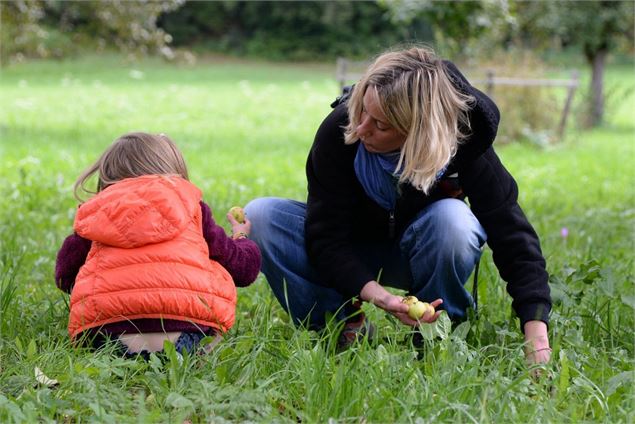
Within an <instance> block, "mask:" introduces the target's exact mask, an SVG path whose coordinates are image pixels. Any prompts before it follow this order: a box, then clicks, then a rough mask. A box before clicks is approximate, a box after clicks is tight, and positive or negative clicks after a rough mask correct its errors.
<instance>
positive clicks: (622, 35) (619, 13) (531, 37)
mask: <svg viewBox="0 0 635 424" xmlns="http://www.w3.org/2000/svg"><path fill="white" fill-rule="evenodd" d="M517 8H518V9H517V16H518V19H519V21H520V25H519V33H520V34H521V36H522V38H523V39H524V40H525V41H526V42H528V44H530V45H533V46H539V45H540V44H542V45H545V44H547V45H549V44H551V45H553V43H554V41H557V43H558V44H561V45H564V46H572V47H575V48H578V49H579V50H580V51H581V52H582V53H583V54H584V57H585V59H586V61H587V63H588V64H589V66H590V67H591V83H590V89H589V93H590V102H589V119H588V123H589V124H590V125H591V126H596V125H599V124H601V123H602V121H603V119H604V103H605V99H604V97H605V95H604V67H605V64H606V60H607V56H608V54H609V53H611V52H615V51H616V50H620V49H621V50H626V51H630V52H632V51H633V21H634V19H635V3H634V2H632V1H586V2H573V1H556V2H518V4H517Z"/></svg>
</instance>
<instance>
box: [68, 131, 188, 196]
mask: <svg viewBox="0 0 635 424" xmlns="http://www.w3.org/2000/svg"><path fill="white" fill-rule="evenodd" d="M95 173H97V178H98V180H97V190H96V191H92V190H89V189H87V188H86V184H87V182H88V180H89V179H90V178H91V177H92V176H93V174H95ZM153 174H156V175H180V176H181V177H183V178H185V179H186V180H187V179H189V178H188V175H187V166H186V165H185V160H184V159H183V155H182V154H181V152H180V151H179V149H178V148H177V147H176V145H175V144H174V142H173V141H172V140H170V138H169V137H168V136H166V135H164V134H159V135H154V134H148V133H144V132H131V133H128V134H124V135H122V136H121V137H119V138H118V139H117V140H115V142H114V143H113V144H112V145H111V146H110V147H109V148H108V149H107V150H106V151H105V152H104V153H103V154H102V155H101V157H100V158H99V159H98V160H97V162H95V163H94V164H92V165H91V166H90V167H88V168H87V169H86V170H85V171H84V172H83V173H82V174H81V175H80V176H79V178H78V179H77V181H76V182H75V186H74V190H73V193H74V194H75V197H76V198H77V199H78V200H79V201H83V199H82V198H81V196H80V192H83V193H90V194H95V193H98V192H100V191H101V190H103V189H105V188H106V187H108V186H109V185H112V184H114V183H116V182H118V181H121V180H123V179H124V178H133V177H140V176H142V175H153Z"/></svg>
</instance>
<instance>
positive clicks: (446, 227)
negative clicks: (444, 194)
mask: <svg viewBox="0 0 635 424" xmlns="http://www.w3.org/2000/svg"><path fill="white" fill-rule="evenodd" d="M409 230H410V231H412V232H414V233H415V234H414V236H415V237H414V238H415V239H417V240H419V241H422V240H425V241H427V242H433V243H434V249H435V250H437V251H438V252H439V253H442V252H445V253H447V254H452V255H457V254H466V255H473V254H480V249H481V247H482V246H483V244H484V243H485V241H486V238H487V237H486V235H485V231H484V230H483V227H482V226H481V224H480V223H479V222H478V219H476V217H475V216H474V214H473V213H472V211H471V210H470V209H469V207H468V206H467V205H466V204H465V203H464V202H462V201H460V200H457V199H444V200H440V201H438V202H435V203H433V204H432V205H430V206H429V207H428V208H426V210H424V211H422V213H421V214H420V215H419V217H418V218H417V220H416V221H415V223H413V225H412V226H411V228H410V229H409Z"/></svg>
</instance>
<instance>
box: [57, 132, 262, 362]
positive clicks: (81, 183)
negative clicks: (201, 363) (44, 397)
mask: <svg viewBox="0 0 635 424" xmlns="http://www.w3.org/2000/svg"><path fill="white" fill-rule="evenodd" d="M93 174H97V177H98V183H97V191H96V192H94V194H96V195H95V196H94V197H93V198H91V199H90V200H88V201H86V202H85V203H82V204H80V206H79V210H78V211H77V216H76V217H75V223H74V230H75V232H74V233H73V234H72V235H70V236H69V237H67V238H66V240H65V241H64V244H63V245H62V248H61V249H60V251H59V253H58V255H57V263H56V267H55V281H56V284H57V286H58V287H59V288H60V289H61V290H64V291H65V292H67V293H70V294H71V299H70V318H69V324H68V331H69V333H70V336H71V338H72V339H73V340H77V339H78V338H80V336H88V339H90V340H93V345H94V346H95V347H99V346H101V345H102V344H103V343H104V342H105V341H106V340H107V339H113V340H116V341H117V344H118V345H119V346H118V347H119V348H120V349H121V351H122V352H125V355H126V356H134V355H136V354H141V355H142V356H144V357H147V356H148V355H149V352H155V351H160V350H162V349H163V342H164V341H165V340H170V341H171V342H172V343H174V345H175V347H176V349H177V352H181V351H182V350H187V351H188V352H193V351H195V350H196V348H197V346H198V344H199V342H200V340H201V339H202V338H203V337H205V336H207V335H209V336H214V335H220V334H222V333H224V332H226V331H227V330H229V329H230V328H231V327H232V325H233V324H234V318H235V309H236V287H235V286H240V287H243V286H247V285H249V284H251V283H252V282H253V281H254V280H255V279H256V277H257V276H258V271H259V269H260V260H261V258H260V251H259V250H258V247H257V246H256V244H255V243H254V242H252V241H251V240H249V239H247V235H248V234H249V231H250V228H251V223H250V222H249V220H245V222H244V223H239V222H237V221H236V219H235V218H234V217H233V216H231V215H230V214H227V219H228V220H229V222H230V223H231V225H232V234H233V236H232V237H231V238H230V237H228V236H227V235H226V234H225V231H224V230H223V228H222V227H220V226H218V225H216V224H215V223H214V219H213V218H212V213H211V210H210V208H209V206H208V205H207V204H206V203H205V202H203V201H202V200H201V191H200V190H199V189H198V188H196V187H195V186H194V185H193V184H192V183H190V182H189V181H188V175H187V168H186V166H185V162H184V160H183V157H182V155H181V153H180V152H179V150H178V149H177V148H176V146H175V145H174V143H173V142H172V141H171V140H170V139H169V138H168V137H166V136H165V135H163V134H161V135H151V134H146V133H140V132H137V133H130V134H126V135H124V136H122V137H120V138H119V139H117V140H116V141H115V142H114V143H113V144H112V146H110V147H109V148H108V150H106V152H105V153H104V154H103V155H102V156H101V157H100V158H99V160H98V161H97V162H96V163H95V164H93V165H92V166H91V167H90V168H88V169H87V170H86V171H84V173H83V174H82V175H81V176H80V177H79V179H78V180H77V182H76V183H75V190H74V193H75V197H77V199H78V200H80V202H81V200H82V199H81V198H80V196H79V194H78V193H79V191H80V190H82V191H85V192H90V191H89V190H87V189H86V187H85V185H86V183H87V181H88V180H89V178H90V177H91V176H92V175H93Z"/></svg>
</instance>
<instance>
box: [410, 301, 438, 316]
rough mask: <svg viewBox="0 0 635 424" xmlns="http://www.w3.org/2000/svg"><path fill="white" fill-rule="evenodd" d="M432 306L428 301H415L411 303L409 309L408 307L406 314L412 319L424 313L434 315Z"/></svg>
mask: <svg viewBox="0 0 635 424" xmlns="http://www.w3.org/2000/svg"><path fill="white" fill-rule="evenodd" d="M434 312H435V310H434V306H432V305H430V304H429V303H428V302H420V301H418V300H417V301H416V302H415V303H413V304H412V305H410V309H408V316H409V317H410V318H412V319H421V318H423V317H424V316H426V315H434Z"/></svg>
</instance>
